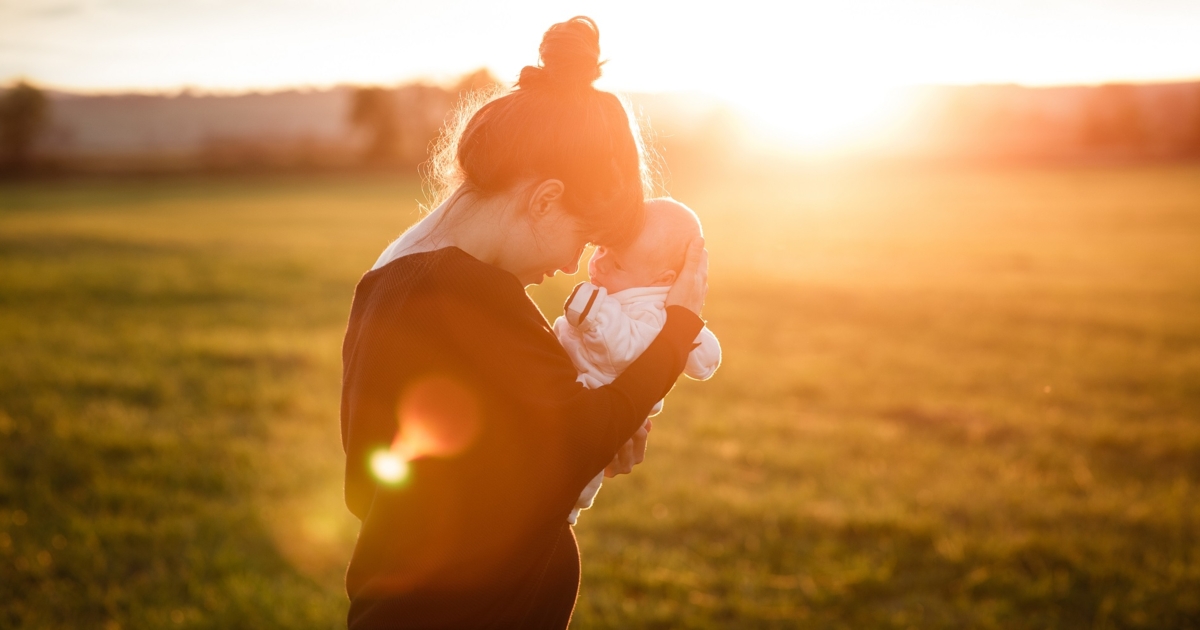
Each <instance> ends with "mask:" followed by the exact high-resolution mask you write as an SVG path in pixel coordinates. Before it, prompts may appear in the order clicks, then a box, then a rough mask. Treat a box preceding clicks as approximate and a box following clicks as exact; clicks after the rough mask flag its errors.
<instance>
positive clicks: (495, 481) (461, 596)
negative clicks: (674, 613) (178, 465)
mask: <svg viewBox="0 0 1200 630" xmlns="http://www.w3.org/2000/svg"><path fill="white" fill-rule="evenodd" d="M599 52H600V49H599V33H598V31H597V29H596V25H595V23H594V22H592V21H591V20H590V19H588V18H582V17H580V18H573V19H571V20H569V21H567V22H563V23H560V24H556V25H554V26H553V27H551V28H550V30H549V31H547V33H546V35H545V37H544V39H543V41H542V45H541V49H540V53H541V59H542V64H541V65H540V66H536V67H533V66H530V67H526V68H525V69H524V70H522V72H521V77H520V81H519V82H518V87H517V89H516V90H514V91H513V92H512V93H510V94H508V95H506V96H503V97H500V98H497V99H495V100H492V101H491V102H489V103H487V104H486V105H484V106H483V107H482V108H480V109H479V110H478V111H477V112H475V113H474V114H473V115H472V116H470V117H469V119H468V120H467V122H466V124H465V126H463V127H462V129H461V130H459V131H457V132H455V133H454V134H453V135H451V137H450V142H449V143H447V144H446V146H444V147H443V148H442V152H443V155H446V154H449V155H452V156H453V158H454V159H453V161H452V162H451V164H452V165H453V166H454V170H453V172H452V173H451V174H450V175H449V178H450V180H451V184H452V185H454V186H455V187H454V189H453V192H452V194H450V195H449V197H448V199H446V200H445V201H444V202H443V203H442V204H441V205H440V206H439V207H438V208H437V209H436V210H434V211H433V212H432V213H431V214H430V215H429V216H427V217H425V218H424V219H422V220H421V221H420V222H419V223H418V224H417V225H415V226H414V227H413V228H411V229H410V230H409V231H408V232H406V233H405V234H404V235H403V236H402V237H401V238H400V239H399V240H397V241H396V242H394V243H393V244H392V245H390V246H389V247H388V248H387V250H386V251H385V252H384V253H383V255H382V256H381V257H380V259H379V261H378V262H377V263H376V265H375V268H373V269H372V270H371V271H369V272H368V273H367V274H366V275H365V276H363V278H362V280H361V281H360V282H359V285H358V287H357V289H356V290H355V295H354V304H353V306H352V309H351V313H350V320H349V324H348V326H347V331H346V339H345V344H344V346H343V363H344V372H343V388H342V441H343V446H344V447H345V451H346V502H347V505H348V506H349V508H350V510H351V511H352V512H353V513H354V514H355V515H356V516H358V517H359V518H360V519H361V520H362V530H361V532H360V535H359V539H358V543H357V546H356V547H355V550H354V556H353V558H352V560H351V562H350V567H349V570H348V572H347V576H346V584H347V591H348V593H349V595H350V599H351V606H350V615H349V625H350V627H351V628H354V629H358V628H400V627H403V628H475V627H495V628H516V627H520V628H565V627H566V626H567V623H568V622H569V621H570V617H571V611H572V609H573V608H574V604H575V597H576V594H577V592H578V588H579V555H578V548H577V547H576V544H575V536H574V532H573V531H572V530H571V528H570V527H569V526H568V525H567V522H566V517H567V514H568V513H569V512H570V511H571V509H572V507H573V506H574V503H575V500H576V498H577V497H578V496H579V493H580V491H581V490H582V489H583V487H584V486H585V485H586V484H587V483H588V481H589V480H590V479H591V477H592V476H593V475H594V474H595V471H597V470H599V469H601V468H603V467H605V465H606V464H608V465H609V471H610V472H628V471H629V470H630V469H631V467H632V465H633V464H634V463H636V462H638V461H640V460H641V455H642V453H643V452H644V449H645V438H646V435H645V431H644V430H641V429H639V427H641V425H642V422H643V420H644V419H645V418H646V416H647V414H648V412H649V411H650V408H651V407H652V406H653V405H654V403H655V402H656V401H658V400H659V399H660V398H662V397H663V395H665V394H666V393H667V391H668V390H669V389H670V388H671V386H672V385H673V383H674V381H675V379H676V378H677V377H678V376H679V374H680V372H681V371H682V370H683V367H684V363H685V361H686V359H687V354H688V352H689V350H690V349H691V342H692V340H693V339H694V338H695V337H696V334H697V333H698V332H699V331H700V329H701V327H702V326H703V322H702V321H701V320H700V318H699V316H698V313H699V312H700V309H701V306H702V305H703V301H704V296H705V292H706V291H707V284H706V276H707V254H706V253H705V252H704V250H703V245H702V243H700V242H697V243H694V244H693V246H692V248H691V249H690V250H689V252H688V263H687V267H686V268H685V270H684V273H683V274H681V277H680V280H679V281H678V282H677V283H676V285H675V286H674V288H672V290H671V294H670V296H669V297H668V299H667V304H668V308H667V312H668V318H667V323H666V326H665V327H664V328H663V330H662V332H661V334H660V335H659V336H658V338H657V339H656V340H655V341H654V343H653V344H652V345H651V346H650V348H649V349H648V350H647V351H646V352H645V353H644V354H643V355H642V356H641V357H640V358H639V359H638V360H637V361H635V362H634V364H633V365H632V366H630V368H629V369H628V370H627V371H626V372H625V373H624V374H623V375H622V376H621V377H620V378H618V379H617V380H616V381H614V382H613V383H612V384H611V385H609V386H606V387H602V388H599V389H594V390H588V389H585V388H584V387H583V386H582V385H580V384H579V383H577V382H576V380H575V378H576V373H575V369H574V367H573V366H572V364H571V361H570V359H569V358H568V356H567V354H566V353H565V351H564V350H563V349H562V347H561V346H559V344H558V342H557V340H556V339H555V337H554V335H553V333H552V332H550V330H549V326H548V325H547V323H546V320H545V318H543V317H542V315H541V314H540V313H539V311H538V310H537V308H536V307H535V306H534V305H533V303H532V302H531V301H530V300H529V298H528V296H527V295H526V294H525V291H524V287H525V286H527V285H530V284H537V283H539V282H541V281H542V280H543V279H544V277H545V276H547V275H553V274H554V273H555V271H556V270H560V271H564V272H566V273H574V272H575V271H576V270H577V269H578V265H579V258H580V256H581V255H582V252H583V248H584V247H585V245H586V244H587V243H589V242H596V243H600V244H605V243H613V244H616V243H619V242H621V241H622V240H624V239H628V238H629V237H630V236H631V235H632V234H633V233H635V232H636V231H637V230H638V228H639V227H640V223H641V213H642V196H643V194H642V190H643V187H642V181H641V174H642V171H643V169H642V168H641V166H642V161H641V156H640V154H639V146H638V143H637V141H636V140H635V137H634V134H633V131H632V128H631V124H630V121H629V119H628V117H627V115H626V113H625V110H624V108H623V107H622V106H621V104H620V102H619V101H618V100H617V98H616V97H614V96H613V95H612V94H609V93H606V92H600V91H597V90H595V89H594V88H593V87H592V85H591V84H592V81H594V80H595V79H596V78H597V77H598V76H599V75H600V70H599V63H598V58H599ZM381 453H382V454H383V456H382V457H383V458H384V459H383V460H380V459H379V458H380V457H381V455H380V454H381ZM389 457H390V458H391V459H388V458H389ZM372 461H375V462H376V463H378V462H379V461H391V462H392V464H391V465H390V466H387V467H385V470H384V472H382V473H381V471H380V469H379V468H378V467H377V468H376V470H375V471H374V474H373V470H372ZM405 463H407V466H408V468H407V475H404V474H401V473H402V471H403V465H404V464H405Z"/></svg>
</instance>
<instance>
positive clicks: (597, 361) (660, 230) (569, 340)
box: [554, 199, 721, 524]
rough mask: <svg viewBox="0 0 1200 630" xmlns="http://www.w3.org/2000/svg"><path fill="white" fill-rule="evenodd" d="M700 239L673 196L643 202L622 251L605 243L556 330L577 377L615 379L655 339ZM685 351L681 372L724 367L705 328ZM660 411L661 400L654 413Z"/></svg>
mask: <svg viewBox="0 0 1200 630" xmlns="http://www.w3.org/2000/svg"><path fill="white" fill-rule="evenodd" d="M699 236H701V230H700V220H699V219H698V218H696V214H695V213H694V212H692V211H691V210H690V209H689V208H688V207H687V206H685V205H683V204H681V203H679V202H678V201H675V200H673V199H654V200H651V201H648V202H646V223H645V225H644V226H643V228H642V231H641V233H640V234H638V236H637V239H636V240H634V241H633V243H631V244H630V245H628V246H626V247H623V248H621V249H614V248H609V247H600V248H597V249H596V252H595V254H593V255H592V260H591V262H590V263H589V264H588V275H589V276H590V279H591V281H590V282H584V283H581V284H580V285H579V286H577V287H575V291H574V292H573V293H572V294H571V297H570V298H568V299H567V304H566V313H565V315H564V316H563V317H559V318H558V319H556V320H555V321H554V334H555V335H557V336H558V341H559V343H561V344H562V346H563V348H566V350H567V354H569V355H570V356H571V361H572V362H574V364H575V369H577V370H579V379H578V380H579V382H580V383H583V385H584V387H587V388H596V387H600V386H602V385H606V384H608V383H611V382H612V381H613V380H614V379H616V378H617V375H619V374H620V373H621V372H623V371H625V368H627V367H629V364H630V363H633V361H634V359H636V358H637V357H638V355H640V354H642V352H644V351H645V350H646V348H647V347H648V346H649V345H650V342H652V341H654V338H655V337H657V336H658V332H659V331H660V330H662V327H663V325H664V324H665V323H666V321H667V311H666V301H667V292H668V291H670V290H671V285H672V284H673V283H674V282H675V279H676V278H677V277H678V276H679V273H680V270H681V268H682V267H683V260H684V257H685V255H686V252H687V248H688V244H689V243H691V242H692V240H693V239H695V238H697V237H699ZM696 343H697V344H699V345H698V346H697V347H696V348H695V349H693V350H692V353H691V354H690V355H689V356H688V360H687V366H686V367H685V368H684V371H683V373H684V374H687V375H688V376H690V377H692V378H694V379H697V380H701V381H703V380H706V379H708V378H709V377H710V376H712V375H713V372H715V371H716V370H717V366H719V365H720V364H721V345H720V343H718V342H717V338H716V336H714V335H713V334H712V332H711V331H710V330H709V329H708V328H704V329H703V330H701V331H700V335H699V336H697V337H696ZM661 410H662V401H661V400H660V401H658V404H656V405H655V406H654V408H653V409H652V410H651V411H650V415H652V416H653V415H655V414H657V413H658V412H659V411H661ZM603 482H604V471H600V472H598V473H597V474H596V477H595V478H594V479H592V481H591V482H590V483H588V485H587V488H585V489H584V491H583V493H582V494H580V495H579V500H578V501H577V502H576V503H575V509H574V510H572V511H571V515H570V516H569V517H567V520H568V521H569V522H570V523H571V524H574V523H575V521H576V520H577V519H578V518H579V512H580V510H585V509H587V508H589V507H591V506H592V501H593V500H594V499H595V498H596V493H598V492H599V491H600V485H601V484H602V483H603Z"/></svg>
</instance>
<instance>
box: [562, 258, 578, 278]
mask: <svg viewBox="0 0 1200 630" xmlns="http://www.w3.org/2000/svg"><path fill="white" fill-rule="evenodd" d="M559 271H561V272H563V273H565V274H567V275H568V276H573V275H575V274H576V273H578V272H579V258H576V259H575V260H574V261H573V262H571V263H570V264H568V265H567V266H565V267H562V268H560V269H559Z"/></svg>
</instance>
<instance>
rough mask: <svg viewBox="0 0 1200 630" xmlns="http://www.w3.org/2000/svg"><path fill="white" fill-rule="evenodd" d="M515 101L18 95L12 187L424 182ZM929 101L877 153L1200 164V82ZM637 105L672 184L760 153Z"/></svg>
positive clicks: (452, 92)
mask: <svg viewBox="0 0 1200 630" xmlns="http://www.w3.org/2000/svg"><path fill="white" fill-rule="evenodd" d="M501 88H502V86H501V85H500V82H499V81H498V80H497V79H496V77H494V76H493V75H492V74H491V73H490V72H489V71H488V70H486V69H481V70H478V71H475V72H472V73H469V74H467V75H465V76H463V77H461V78H460V79H459V80H457V81H455V82H453V83H452V84H450V85H432V84H425V83H413V84H407V85H400V86H390V87H379V86H372V87H339V88H333V89H329V90H319V91H305V90H291V91H281V92H271V93H248V94H242V95H234V96H217V95H204V94H199V95H197V94H194V93H191V92H188V91H184V92H181V93H179V94H175V95H152V94H114V95H88V96H83V95H74V94H67V93H62V92H55V93H46V92H44V91H43V90H40V89H38V88H37V87H36V86H35V85H33V84H31V83H30V82H28V81H17V82H14V83H13V84H11V85H10V86H9V87H7V88H6V89H3V90H0V172H2V173H5V174H8V175H10V176H11V175H27V174H31V173H37V172H46V171H57V172H74V171H86V172H95V171H100V172H112V173H117V172H124V173H140V172H163V171H190V170H201V171H238V172H252V171H264V170H266V171H272V170H352V169H362V168H366V169H372V170H377V169H385V170H390V171H396V172H415V170H416V167H417V166H418V165H419V164H420V163H422V162H423V161H425V160H426V159H427V157H428V152H429V149H430V146H431V145H432V143H433V142H434V141H435V139H436V138H437V136H438V134H439V133H440V131H441V130H442V128H443V127H444V125H445V124H446V123H447V122H448V120H449V116H450V115H451V113H452V112H453V111H454V108H455V107H456V105H457V104H458V103H459V102H460V101H461V100H462V99H463V98H464V97H466V96H468V95H470V94H473V93H480V92H484V93H489V92H493V91H500V90H501ZM922 89H923V90H924V92H923V96H922V98H923V100H921V101H920V102H921V105H920V106H919V107H917V108H914V109H913V110H912V111H910V112H909V113H908V115H907V118H905V119H903V120H901V121H899V123H898V124H897V126H896V128H897V129H900V130H901V131H900V132H899V133H898V134H896V136H895V137H893V138H890V139H882V140H881V141H880V142H879V143H878V144H876V145H874V146H868V148H867V149H865V152H866V153H867V154H868V155H870V152H871V151H876V152H878V153H879V154H881V155H887V156H893V157H900V158H906V157H918V158H919V157H929V156H933V157H939V158H952V159H973V158H984V159H991V158H1002V159H1020V160H1030V161H1037V160H1058V159H1067V160H1073V159H1093V158H1101V159H1106V158H1120V159H1135V160H1136V159H1147V158H1148V159H1197V158H1200V82H1192V83H1175V84H1170V83H1162V84H1144V85H1103V86H1095V87H1086V86H1073V87H1070V86H1069V87H1051V88H1026V87H1021V86H1005V85H993V86H986V85H985V86H965V87H931V88H922ZM632 101H633V106H634V109H635V110H636V112H639V113H640V114H641V116H640V117H641V118H643V119H646V120H648V122H649V123H650V128H649V133H648V135H649V140H650V143H651V144H652V146H654V147H655V148H657V149H658V153H659V156H660V157H661V163H660V164H658V165H656V166H658V167H659V170H661V171H665V172H666V173H667V174H668V175H669V174H670V173H671V172H675V173H678V174H683V173H685V172H687V173H692V174H703V173H705V172H709V171H711V170H713V169H717V170H719V169H721V168H724V166H727V165H729V164H730V163H736V162H737V161H738V160H740V159H742V158H743V157H744V156H745V155H746V154H747V153H748V152H752V151H754V150H755V148H754V146H755V144H754V142H755V138H756V136H755V135H754V134H755V132H753V131H751V130H749V129H748V128H747V127H746V126H745V121H744V120H743V119H742V118H741V116H740V115H739V114H738V113H737V112H735V111H733V110H732V109H730V108H729V107H728V106H727V105H725V104H723V103H721V102H720V101H717V100H712V99H709V100H705V99H704V98H700V97H694V96H689V95H684V94H657V95H656V94H642V95H634V96H633V97H632ZM646 120H643V122H646ZM767 140H768V142H764V143H762V144H760V145H759V146H769V139H767ZM780 148H783V147H780Z"/></svg>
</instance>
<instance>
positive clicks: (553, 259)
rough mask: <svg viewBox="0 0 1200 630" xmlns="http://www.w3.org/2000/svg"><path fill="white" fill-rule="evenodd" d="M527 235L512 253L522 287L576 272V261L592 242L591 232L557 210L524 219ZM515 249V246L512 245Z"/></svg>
mask: <svg viewBox="0 0 1200 630" xmlns="http://www.w3.org/2000/svg"><path fill="white" fill-rule="evenodd" d="M527 226H528V234H527V235H526V237H525V238H524V239H520V240H521V241H523V242H522V243H520V246H519V247H520V249H519V251H517V252H515V254H516V256H517V258H518V261H515V262H517V264H515V265H513V266H514V267H515V268H517V269H519V271H518V272H517V273H516V274H515V275H516V276H517V279H519V280H520V281H521V283H522V284H524V285H525V286H528V285H531V284H541V283H542V281H544V280H545V279H546V278H547V277H551V276H553V275H554V274H555V273H557V272H559V271H561V272H563V273H565V274H574V273H576V272H577V271H579V259H580V258H581V257H582V256H583V250H584V248H585V247H587V244H588V242H590V241H591V240H592V234H591V231H590V230H588V229H587V228H585V227H584V225H583V224H582V222H580V221H579V219H576V218H575V217H574V216H572V215H571V214H570V213H568V212H567V211H566V209H565V208H562V207H561V206H559V207H557V208H555V209H553V210H551V211H550V212H548V213H546V214H545V215H543V216H540V217H529V218H528V219H527ZM514 245H516V243H514Z"/></svg>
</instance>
